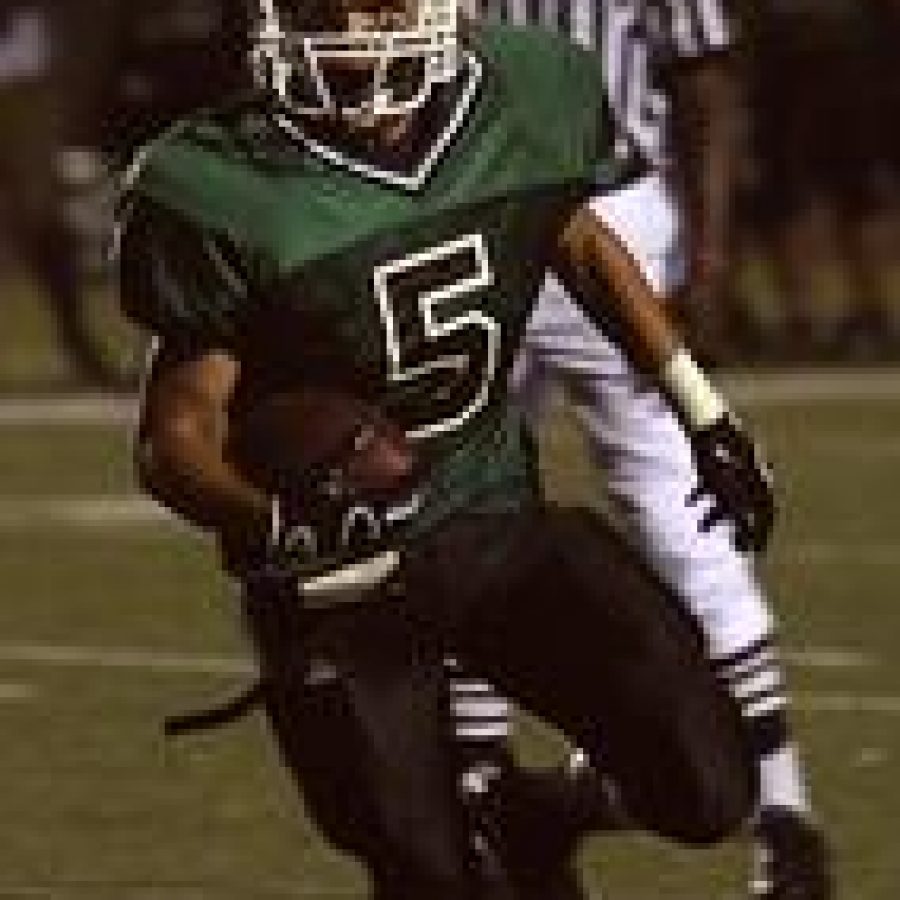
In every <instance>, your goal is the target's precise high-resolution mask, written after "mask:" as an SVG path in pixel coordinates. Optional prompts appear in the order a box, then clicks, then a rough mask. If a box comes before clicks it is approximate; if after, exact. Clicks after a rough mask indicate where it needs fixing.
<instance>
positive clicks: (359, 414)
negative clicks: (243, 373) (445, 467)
mask: <svg viewBox="0 0 900 900" xmlns="http://www.w3.org/2000/svg"><path fill="white" fill-rule="evenodd" d="M228 446H229V454H230V458H231V459H232V460H233V462H234V463H235V464H236V465H237V466H238V468H239V469H240V470H241V472H242V473H243V474H244V476H245V477H246V478H247V479H248V480H249V481H251V482H252V483H253V484H255V485H256V486H257V487H260V488H262V489H263V490H265V491H266V493H267V494H269V495H270V496H271V497H273V498H277V509H278V521H277V522H275V521H274V520H275V517H274V516H273V522H272V525H271V527H270V528H269V530H268V531H267V533H266V534H262V535H255V536H253V537H252V538H251V539H250V540H249V541H248V542H247V545H246V546H244V547H239V548H227V547H223V550H224V551H225V554H226V557H231V566H232V568H233V569H235V570H237V571H238V572H239V573H240V574H241V575H242V576H243V577H244V578H245V580H246V579H247V576H248V575H250V576H255V575H262V576H264V577H266V578H270V577H272V576H276V577H280V576H281V575H285V574H290V573H293V574H296V573H297V572H298V571H300V570H304V569H305V568H306V567H307V565H308V564H309V563H314V564H319V563H323V562H326V561H327V559H328V558H334V557H335V556H337V557H342V556H345V555H346V554H348V553H349V554H351V555H352V553H353V551H354V550H356V551H359V552H365V548H366V547H368V546H369V545H370V541H369V540H368V539H370V538H373V537H377V536H378V535H377V534H375V535H374V536H373V535H372V534H368V535H366V534H363V535H362V545H361V546H360V536H359V535H357V534H356V533H353V534H352V535H350V536H349V537H348V534H347V525H346V523H347V521H348V511H351V510H358V509H360V508H362V509H365V510H368V511H369V514H370V516H371V517H374V519H375V520H378V519H379V517H380V516H382V514H383V512H384V510H386V509H388V508H391V507H394V506H400V505H402V504H404V503H405V502H408V501H409V499H410V498H411V497H412V496H413V495H414V494H415V490H416V487H417V485H418V483H419V478H420V473H421V466H420V465H419V462H418V457H417V454H416V452H415V446H414V444H413V443H412V442H411V441H410V440H409V439H408V438H407V436H406V434H405V432H404V430H403V428H402V427H401V426H400V425H399V424H398V423H397V422H395V421H393V420H392V419H391V418H390V417H389V416H388V415H386V414H385V413H384V411H383V410H382V409H381V408H380V407H378V406H377V405H375V404H373V403H370V402H367V401H365V400H361V399H359V398H358V397H356V396H354V395H352V394H349V393H347V392H345V391H341V390H338V389H335V388H330V387H323V386H318V385H311V386H304V387H300V388H296V389H292V390H289V391H282V392H278V393H272V394H268V395H265V396H264V397H262V398H260V399H256V400H254V401H253V402H250V403H246V404H244V405H242V406H241V407H240V408H239V409H236V410H235V411H234V412H233V414H232V416H231V418H230V422H229V439H228ZM353 521H357V519H353ZM359 521H361V522H363V523H364V522H366V517H365V516H363V517H362V518H361V519H359ZM370 521H371V520H370ZM378 530H380V532H381V537H386V534H385V533H384V532H385V531H386V528H384V529H382V528H380V526H379V529H378ZM351 544H353V545H355V546H350V545H351ZM235 550H236V551H237V552H236V553H235Z"/></svg>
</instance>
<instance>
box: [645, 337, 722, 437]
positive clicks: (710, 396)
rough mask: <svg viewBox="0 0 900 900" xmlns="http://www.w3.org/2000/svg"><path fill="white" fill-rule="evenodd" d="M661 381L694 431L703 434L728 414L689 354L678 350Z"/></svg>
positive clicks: (670, 360) (719, 395) (715, 391)
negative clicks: (704, 430)
mask: <svg viewBox="0 0 900 900" xmlns="http://www.w3.org/2000/svg"><path fill="white" fill-rule="evenodd" d="M661 378H662V383H663V385H664V386H665V387H666V389H667V390H668V391H669V393H670V394H671V395H672V398H673V399H674V400H675V402H676V403H677V404H678V406H679V409H680V411H681V412H682V413H683V414H684V417H685V419H686V421H687V424H688V426H689V427H690V428H691V429H692V430H694V431H702V430H703V429H704V428H708V427H709V426H710V425H713V424H714V423H715V422H717V421H719V419H721V418H722V417H723V416H724V415H725V414H726V413H727V412H728V406H727V404H726V403H725V400H724V399H723V398H722V396H721V394H719V392H718V391H717V390H716V389H715V388H714V387H713V386H712V384H711V383H710V381H709V379H708V378H707V377H706V375H705V373H704V372H703V370H702V369H701V368H700V367H699V366H698V365H697V363H695V362H694V360H693V358H692V357H691V355H690V353H688V352H687V350H683V349H682V350H678V351H677V352H676V353H675V354H674V355H673V356H672V357H671V358H670V359H669V361H668V362H667V363H666V364H665V366H664V367H663V370H662V372H661Z"/></svg>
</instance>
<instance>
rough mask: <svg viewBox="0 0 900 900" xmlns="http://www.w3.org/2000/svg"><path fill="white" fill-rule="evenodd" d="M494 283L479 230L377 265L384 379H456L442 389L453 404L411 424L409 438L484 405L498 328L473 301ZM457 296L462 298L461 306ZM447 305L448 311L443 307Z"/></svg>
mask: <svg viewBox="0 0 900 900" xmlns="http://www.w3.org/2000/svg"><path fill="white" fill-rule="evenodd" d="M493 282H494V274H493V272H492V270H491V265H490V261H489V260H488V254H487V247H486V245H485V241H484V237H483V236H482V235H480V234H469V235H466V236H464V237H461V238H457V239H456V240H453V241H448V242H447V243H444V244H439V245H437V246H435V247H429V248H428V249H427V250H423V251H421V252H419V253H414V254H412V255H410V256H405V257H402V258H401V259H395V260H391V261H389V262H386V263H382V264H381V265H379V266H376V268H375V270H374V273H373V285H374V290H375V297H376V299H377V301H378V309H379V312H380V314H381V321H382V326H383V330H384V339H385V345H386V350H387V362H388V380H389V381H390V382H391V383H393V384H395V385H401V386H403V385H409V384H411V383H414V382H417V381H420V380H423V381H424V382H425V385H426V386H428V387H429V388H430V386H431V385H435V386H439V385H440V381H441V378H442V376H446V377H447V379H448V380H449V379H453V378H454V377H455V378H456V383H455V388H454V389H453V390H448V391H447V394H448V396H449V397H450V398H451V400H452V406H453V407H454V408H452V409H444V410H442V412H441V414H440V415H439V417H438V418H437V420H436V421H431V422H427V423H424V424H419V425H417V426H415V427H414V428H411V429H410V430H409V431H408V435H409V437H410V438H429V437H434V436H435V435H439V434H444V433H446V432H450V431H454V430H455V429H457V428H459V427H461V426H462V425H464V424H465V423H466V422H467V421H469V420H470V419H471V418H472V417H473V416H475V415H477V414H478V412H480V410H481V409H483V407H484V406H485V404H487V402H488V399H489V397H490V392H491V387H492V385H493V382H494V379H495V378H496V375H497V370H498V367H499V363H500V347H501V326H500V323H499V322H498V321H497V320H496V319H494V318H492V317H491V316H490V315H488V314H487V313H485V312H484V310H482V309H480V308H478V300H479V298H480V296H481V295H483V293H484V292H485V291H486V290H487V289H488V288H489V287H490V286H491V285H492V284H493ZM460 300H465V301H467V302H466V303H465V305H464V306H462V308H460V307H461V304H460V302H459V301H460ZM451 303H452V305H453V310H452V311H448V310H447V306H448V304H451ZM476 338H477V341H475V343H473V339H476ZM463 375H464V376H465V385H464V390H463V391H462V393H460V390H459V384H460V380H459V379H460V377H461V376H463ZM435 393H439V391H437V390H435Z"/></svg>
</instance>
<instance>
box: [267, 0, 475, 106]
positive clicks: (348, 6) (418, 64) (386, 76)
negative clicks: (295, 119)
mask: <svg viewBox="0 0 900 900" xmlns="http://www.w3.org/2000/svg"><path fill="white" fill-rule="evenodd" d="M251 2H253V3H256V4H258V7H257V10H256V13H255V14H256V16H257V26H258V27H257V28H256V29H255V31H254V33H253V44H252V47H253V49H252V53H251V61H252V64H253V71H254V75H255V78H256V80H257V83H258V84H260V85H261V86H262V87H264V88H266V89H268V90H270V91H271V92H273V93H274V94H275V95H276V96H277V97H278V99H279V101H280V102H281V104H282V105H283V106H284V108H285V110H286V111H287V112H288V113H291V114H300V115H304V116H311V115H318V116H321V115H340V116H341V117H343V118H346V119H354V118H355V119H357V120H361V121H373V120H377V119H379V118H381V117H384V116H393V115H402V114H404V113H408V112H410V111H413V110H416V109H418V108H420V107H421V106H422V105H423V104H424V103H425V102H426V101H427V99H428V98H429V96H431V94H432V92H433V91H434V89H435V87H436V86H437V85H439V84H442V83H445V82H447V81H450V80H452V79H453V78H455V77H456V74H457V69H458V14H459V10H458V0H251Z"/></svg>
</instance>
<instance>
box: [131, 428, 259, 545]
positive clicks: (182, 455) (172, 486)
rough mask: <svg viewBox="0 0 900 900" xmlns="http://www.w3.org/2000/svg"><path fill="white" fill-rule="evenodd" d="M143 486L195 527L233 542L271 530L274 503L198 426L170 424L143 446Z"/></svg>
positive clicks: (140, 454)
mask: <svg viewBox="0 0 900 900" xmlns="http://www.w3.org/2000/svg"><path fill="white" fill-rule="evenodd" d="M137 462H138V471H139V475H140V478H141V484H142V486H143V487H144V489H145V490H147V491H148V492H149V493H150V494H151V495H152V496H153V497H154V498H155V499H156V500H158V501H159V502H160V503H162V504H163V505H165V506H166V507H168V508H169V509H171V510H173V511H174V512H176V513H178V515H180V516H181V517H182V518H184V519H186V520H187V521H188V522H190V523H191V524H193V525H195V526H197V527H199V528H202V529H205V530H209V531H213V532H215V533H216V534H218V535H220V536H222V537H223V539H225V540H226V542H229V543H231V542H234V541H236V540H239V539H240V536H242V535H247V536H250V535H252V534H256V533H260V530H261V529H264V528H265V527H267V524H268V516H269V510H270V506H271V504H270V501H269V498H267V497H266V495H265V494H264V493H263V492H262V491H259V490H258V489H257V488H255V487H254V486H253V485H252V484H250V483H249V482H247V481H246V479H244V478H243V476H242V475H241V474H240V473H239V472H238V471H237V469H235V467H234V466H233V465H232V464H231V463H229V462H228V461H227V460H226V459H225V457H224V454H223V452H222V448H221V446H219V445H217V444H216V443H215V442H213V441H210V440H209V438H208V437H206V436H205V435H203V433H202V432H200V431H199V430H198V429H196V428H195V427H194V426H191V425H188V424H184V423H181V424H179V423H170V424H169V425H168V426H160V427H159V428H158V430H157V431H156V433H155V434H154V435H153V436H151V437H148V438H146V439H145V440H144V441H142V442H141V444H140V447H139V450H138V460H137Z"/></svg>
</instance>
